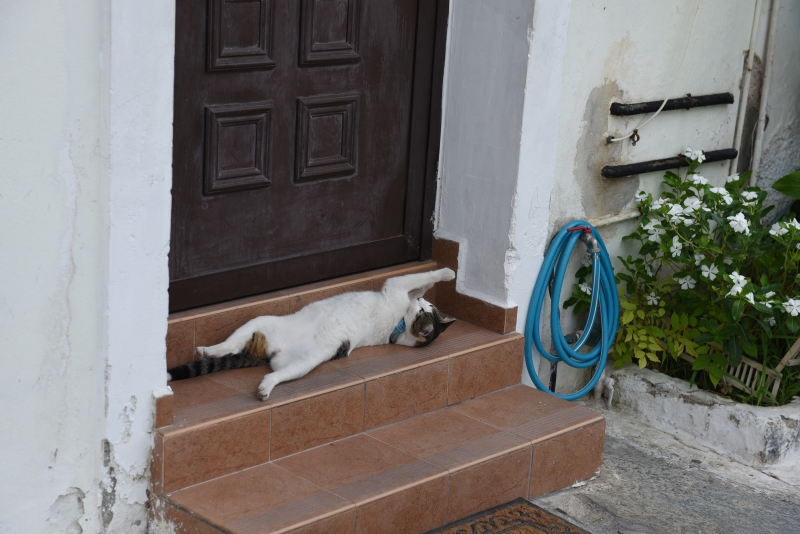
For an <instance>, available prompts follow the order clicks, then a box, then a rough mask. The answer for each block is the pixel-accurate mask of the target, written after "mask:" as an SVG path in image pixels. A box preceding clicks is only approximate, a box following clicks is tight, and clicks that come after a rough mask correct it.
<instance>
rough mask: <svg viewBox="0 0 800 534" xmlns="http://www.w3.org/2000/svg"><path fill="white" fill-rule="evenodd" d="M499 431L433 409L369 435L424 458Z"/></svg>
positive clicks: (459, 415)
mask: <svg viewBox="0 0 800 534" xmlns="http://www.w3.org/2000/svg"><path fill="white" fill-rule="evenodd" d="M499 433H501V431H500V430H498V429H496V428H494V427H492V426H489V425H487V424H485V423H481V422H480V421H476V420H475V419H472V418H471V417H467V416H466V415H463V414H460V413H458V412H454V411H452V410H447V409H444V410H436V411H435V412H429V413H426V414H423V415H420V416H418V417H414V418H413V419H407V420H405V421H401V422H399V423H395V424H393V425H389V426H385V427H383V428H378V429H376V430H372V431H370V432H368V434H369V435H370V436H372V437H374V438H376V439H379V440H381V441H383V442H385V443H388V444H389V445H393V446H395V447H397V448H399V449H402V450H404V451H406V452H409V453H411V454H413V455H414V456H418V457H420V458H427V457H429V456H433V455H434V454H438V453H440V452H442V451H446V450H450V449H453V448H455V447H458V446H459V445H463V444H465V443H469V442H470V441H475V440H478V439H481V438H484V437H486V436H490V435H492V434H499Z"/></svg>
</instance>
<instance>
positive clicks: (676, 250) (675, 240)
mask: <svg viewBox="0 0 800 534" xmlns="http://www.w3.org/2000/svg"><path fill="white" fill-rule="evenodd" d="M681 249H683V243H681V238H680V237H678V236H673V237H672V246H671V247H670V249H669V251H670V254H672V255H673V256H679V255H680V253H681Z"/></svg>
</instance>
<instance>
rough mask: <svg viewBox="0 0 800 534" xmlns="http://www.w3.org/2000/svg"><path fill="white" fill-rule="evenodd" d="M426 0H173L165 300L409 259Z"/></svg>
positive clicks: (424, 113) (425, 122) (278, 284)
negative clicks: (169, 225)
mask: <svg viewBox="0 0 800 534" xmlns="http://www.w3.org/2000/svg"><path fill="white" fill-rule="evenodd" d="M436 4H437V2H434V1H426V0H421V1H418V0H178V1H177V23H176V56H175V135H174V152H173V159H174V161H173V163H174V172H173V189H172V194H173V215H172V236H171V250H170V309H171V310H172V311H175V310H180V309H186V308H190V307H194V306H199V305H204V304H209V303H212V302H220V301H223V300H227V299H231V298H237V297H242V296H246V295H252V294H255V293H260V292H264V291H270V290H274V289H278V288H282V287H288V286H292V285H297V284H301V283H307V282H311V281H315V280H321V279H325V278H330V277H333V276H340V275H344V274H348V273H353V272H357V271H362V270H366V269H372V268H377V267H381V266H385V265H390V264H394V263H399V262H403V261H409V260H414V259H418V258H419V257H420V245H421V243H422V241H423V240H424V239H425V237H426V236H423V233H424V229H425V228H426V227H429V225H428V224H425V222H424V219H426V218H427V219H429V218H430V211H431V208H430V206H431V202H430V198H429V197H430V191H431V187H430V181H431V180H430V177H429V178H428V185H427V186H426V170H427V171H430V163H431V157H430V153H429V150H428V148H429V144H430V146H431V147H433V145H434V143H433V142H430V143H429V131H430V130H429V127H430V119H431V116H430V108H431V106H430V102H431V91H432V89H433V91H434V94H438V92H437V91H436V88H433V82H432V80H433V79H437V78H438V77H437V76H435V75H434V74H433V71H434V69H433V65H434V48H435V47H434V37H435V33H436V17H437V7H436ZM439 16H441V13H439ZM440 22H441V21H440ZM440 26H441V24H440ZM440 44H441V42H440ZM438 83H439V84H441V80H440V79H438ZM434 122H435V121H434ZM434 135H435V136H436V137H437V142H436V143H437V144H438V127H437V128H436V131H435V134H434ZM428 174H430V172H428ZM426 191H428V193H426ZM426 194H427V197H428V200H427V203H426ZM424 203H426V206H427V207H426V208H425V209H423V204H424ZM428 231H429V230H428Z"/></svg>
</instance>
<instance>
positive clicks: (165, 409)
mask: <svg viewBox="0 0 800 534" xmlns="http://www.w3.org/2000/svg"><path fill="white" fill-rule="evenodd" d="M174 420H175V396H174V395H163V396H161V397H158V398H157V399H156V422H155V426H156V428H160V427H162V426H169V425H171V424H172V423H173V421H174Z"/></svg>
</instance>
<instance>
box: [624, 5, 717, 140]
mask: <svg viewBox="0 0 800 534" xmlns="http://www.w3.org/2000/svg"><path fill="white" fill-rule="evenodd" d="M702 3H703V0H699V2H697V9H696V10H695V12H694V21H692V31H691V32H689V42H687V43H686V50H684V51H683V59H682V60H681V66H680V67H678V73H677V74H676V75H675V79H674V80H673V81H672V85H671V86H670V88H669V91H667V97H666V98H665V99H664V101H663V102H662V103H661V107H660V108H658V111H656V112H655V113H654V114H653V115H652V116H651V117H650V118H649V119H647V120H646V121H644V122H643V123H642V124H640V125H639V126H637V127H636V128H634V129H633V130H631V131H630V132H629V133H628V135H626V136H625V137H609V139H608V142H609V143H618V142H619V141H624V140H625V139H628V138H629V137H631V136H632V135H633V134H635V133H638V131H639V130H641V129H642V128H643V127H644V125H645V124H647V123H648V122H650V121H651V120H653V119H655V118H656V115H658V114H659V113H661V110H662V109H664V106H665V105H667V100H669V97H670V95H671V94H672V89H674V88H675V83H677V81H678V77H679V76H680V75H681V71H682V70H683V64H684V63H685V62H686V56H687V55H688V54H689V45H691V44H692V36H693V35H694V27H695V24H697V14H698V13H699V12H700V4H702Z"/></svg>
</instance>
